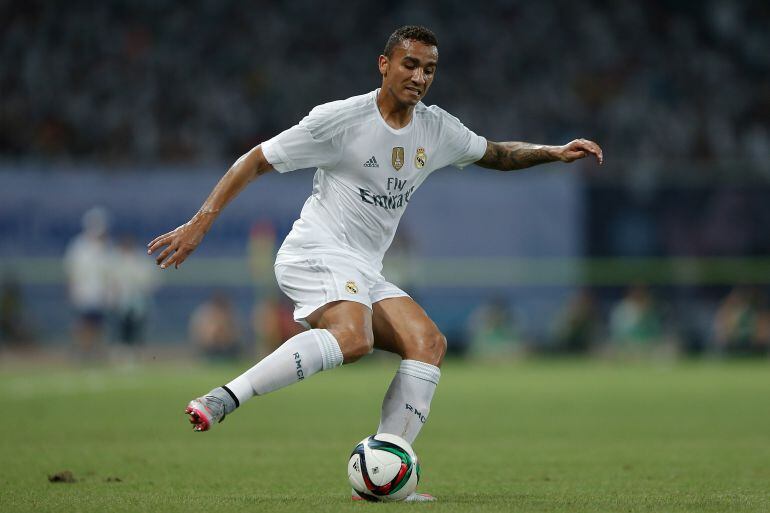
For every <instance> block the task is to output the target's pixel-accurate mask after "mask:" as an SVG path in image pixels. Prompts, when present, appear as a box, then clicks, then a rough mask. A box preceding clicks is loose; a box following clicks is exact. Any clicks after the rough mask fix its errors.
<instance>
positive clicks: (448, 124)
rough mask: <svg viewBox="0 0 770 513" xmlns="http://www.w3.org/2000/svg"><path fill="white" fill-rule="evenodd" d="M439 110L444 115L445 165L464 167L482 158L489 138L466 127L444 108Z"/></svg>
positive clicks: (443, 141) (442, 120)
mask: <svg viewBox="0 0 770 513" xmlns="http://www.w3.org/2000/svg"><path fill="white" fill-rule="evenodd" d="M437 110H438V111H439V112H440V114H441V117H442V119H441V124H442V125H443V126H442V128H443V129H442V153H443V157H444V159H445V164H444V165H451V166H455V167H458V168H460V169H462V168H464V167H465V166H467V165H468V164H473V163H474V162H477V161H479V160H481V158H482V157H483V156H484V153H485V152H486V151H487V140H486V139H485V138H484V137H481V136H480V135H476V134H475V133H474V132H473V131H472V130H469V129H468V128H466V127H465V125H463V124H462V123H461V122H460V120H459V119H457V118H456V117H454V116H452V115H451V114H449V113H447V112H446V111H444V110H440V109H437Z"/></svg>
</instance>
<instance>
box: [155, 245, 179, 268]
mask: <svg viewBox="0 0 770 513" xmlns="http://www.w3.org/2000/svg"><path fill="white" fill-rule="evenodd" d="M176 249H177V248H176V247H175V246H174V245H171V246H169V247H167V248H166V249H164V250H163V251H161V252H160V254H159V255H158V257H157V258H156V259H155V263H156V264H158V265H159V266H161V268H163V269H165V268H166V267H167V265H166V262H164V260H166V258H168V256H169V255H170V254H171V253H173V252H174V251H175V250H176Z"/></svg>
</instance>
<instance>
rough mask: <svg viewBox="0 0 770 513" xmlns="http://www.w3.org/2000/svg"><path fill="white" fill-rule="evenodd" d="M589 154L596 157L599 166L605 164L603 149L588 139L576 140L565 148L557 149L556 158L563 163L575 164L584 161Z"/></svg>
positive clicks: (559, 147)
mask: <svg viewBox="0 0 770 513" xmlns="http://www.w3.org/2000/svg"><path fill="white" fill-rule="evenodd" d="M589 154H590V155H593V156H594V157H596V160H597V162H599V165H601V164H602V163H604V154H603V153H602V149H601V148H600V147H599V145H598V144H596V143H595V142H593V141H589V140H588V139H575V140H574V141H572V142H570V143H568V144H565V145H564V146H558V147H557V149H556V157H557V158H558V159H559V160H561V161H562V162H573V161H575V160H578V159H582V158H584V157H586V156H588V155H589Z"/></svg>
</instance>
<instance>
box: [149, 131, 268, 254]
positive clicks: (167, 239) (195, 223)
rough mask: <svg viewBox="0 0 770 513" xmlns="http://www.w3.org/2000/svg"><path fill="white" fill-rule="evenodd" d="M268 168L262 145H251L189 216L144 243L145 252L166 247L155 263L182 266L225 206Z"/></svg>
mask: <svg viewBox="0 0 770 513" xmlns="http://www.w3.org/2000/svg"><path fill="white" fill-rule="evenodd" d="M271 169H273V167H272V166H271V165H270V163H269V162H268V161H267V159H265V154H264V153H262V147H261V146H256V147H254V148H252V149H251V151H249V152H248V153H246V154H245V155H243V156H241V158H239V159H238V160H236V161H235V163H234V164H233V165H232V166H231V167H230V169H229V170H228V171H227V173H225V174H224V176H223V177H222V178H221V179H220V180H219V182H218V183H217V185H216V186H215V187H214V190H212V191H211V194H209V197H208V198H207V199H206V201H205V203H203V206H202V207H201V208H200V210H198V212H197V213H196V214H195V215H194V216H193V217H192V219H190V220H189V221H187V222H186V223H185V224H183V225H182V226H179V227H177V228H176V229H174V230H172V231H170V232H168V233H164V234H163V235H160V236H158V237H155V239H153V240H152V242H150V243H149V244H147V254H148V255H151V254H153V253H155V252H156V251H157V250H159V249H161V248H164V247H165V248H164V249H163V250H162V251H161V252H160V254H158V256H157V258H155V263H157V264H158V265H159V266H160V267H161V268H162V269H165V268H167V267H169V266H170V265H172V264H173V265H174V267H179V266H180V265H182V262H184V261H185V259H186V258H187V257H188V256H189V255H190V253H192V252H193V251H195V248H197V247H198V244H200V242H201V241H202V240H203V236H204V235H206V233H207V232H208V231H209V228H211V225H212V224H214V220H215V219H216V218H217V216H219V212H220V211H221V210H222V209H223V208H225V205H227V204H228V203H230V201H231V200H232V199H233V198H235V197H236V196H237V195H238V194H239V193H240V192H241V191H242V190H243V189H244V188H245V187H246V186H247V185H248V184H249V182H251V181H252V180H254V179H256V178H257V177H259V176H261V175H263V174H265V173H267V172H268V171H270V170H271Z"/></svg>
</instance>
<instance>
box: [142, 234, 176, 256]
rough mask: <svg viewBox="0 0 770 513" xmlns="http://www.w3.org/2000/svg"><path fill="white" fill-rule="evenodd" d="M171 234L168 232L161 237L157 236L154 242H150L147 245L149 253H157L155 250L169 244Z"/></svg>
mask: <svg viewBox="0 0 770 513" xmlns="http://www.w3.org/2000/svg"><path fill="white" fill-rule="evenodd" d="M170 235H171V234H169V233H167V234H165V235H161V236H160V237H156V238H155V239H154V240H153V241H152V242H150V243H149V244H148V245H147V254H148V255H151V254H153V253H155V251H157V250H158V248H162V247H163V246H165V245H166V244H168V243H169V242H170V241H171V236H170Z"/></svg>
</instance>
